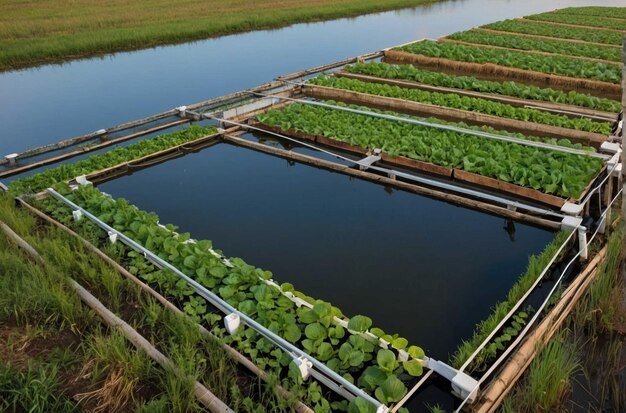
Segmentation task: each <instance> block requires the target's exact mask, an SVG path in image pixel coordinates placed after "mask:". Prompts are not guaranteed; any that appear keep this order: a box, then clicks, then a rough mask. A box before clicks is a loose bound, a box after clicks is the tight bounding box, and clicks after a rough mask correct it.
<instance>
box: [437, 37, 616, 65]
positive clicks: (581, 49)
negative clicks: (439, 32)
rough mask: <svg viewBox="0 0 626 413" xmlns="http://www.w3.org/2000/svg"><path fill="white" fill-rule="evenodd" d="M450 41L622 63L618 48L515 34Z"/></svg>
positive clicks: (454, 38)
mask: <svg viewBox="0 0 626 413" xmlns="http://www.w3.org/2000/svg"><path fill="white" fill-rule="evenodd" d="M448 39H452V40H458V41H462V42H467V43H477V44H484V45H489V46H499V47H508V48H511V49H520V50H537V51H541V52H548V53H557V54H565V55H570V56H580V57H589V58H594V59H604V60H612V61H615V62H621V61H622V54H621V51H620V49H618V48H617V47H612V46H598V45H595V44H593V45H592V44H584V43H574V42H568V41H566V40H556V39H554V40H549V39H536V38H532V37H527V36H516V35H514V34H510V35H506V34H501V33H491V32H486V31H481V30H468V31H465V32H459V33H454V34H452V35H450V36H448Z"/></svg>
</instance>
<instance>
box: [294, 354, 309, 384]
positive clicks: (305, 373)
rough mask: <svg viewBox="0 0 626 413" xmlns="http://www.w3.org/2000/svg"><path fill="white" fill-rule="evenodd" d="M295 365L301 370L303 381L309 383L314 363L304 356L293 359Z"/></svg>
mask: <svg viewBox="0 0 626 413" xmlns="http://www.w3.org/2000/svg"><path fill="white" fill-rule="evenodd" d="M293 363H294V364H295V365H296V366H297V367H298V370H300V377H302V380H304V381H307V379H308V378H309V377H311V369H312V368H313V363H311V362H310V361H309V360H308V359H306V358H304V357H302V356H300V357H298V358H295V359H293Z"/></svg>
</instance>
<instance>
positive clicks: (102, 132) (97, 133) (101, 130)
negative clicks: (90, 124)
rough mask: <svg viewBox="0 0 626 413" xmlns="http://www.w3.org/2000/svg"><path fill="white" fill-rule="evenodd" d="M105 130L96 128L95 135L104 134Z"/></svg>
mask: <svg viewBox="0 0 626 413" xmlns="http://www.w3.org/2000/svg"><path fill="white" fill-rule="evenodd" d="M106 133H107V130H106V129H98V130H97V131H96V135H106Z"/></svg>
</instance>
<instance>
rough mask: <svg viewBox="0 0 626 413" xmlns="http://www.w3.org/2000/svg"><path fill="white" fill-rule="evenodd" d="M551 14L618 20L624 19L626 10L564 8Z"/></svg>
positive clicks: (592, 7)
mask: <svg viewBox="0 0 626 413" xmlns="http://www.w3.org/2000/svg"><path fill="white" fill-rule="evenodd" d="M552 14H576V15H583V16H601V17H616V18H618V19H626V8H624V7H601V6H587V7H566V8H564V9H559V10H555V11H553V12H552Z"/></svg>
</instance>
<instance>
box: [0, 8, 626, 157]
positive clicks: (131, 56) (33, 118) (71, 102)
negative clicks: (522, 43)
mask: <svg viewBox="0 0 626 413" xmlns="http://www.w3.org/2000/svg"><path fill="white" fill-rule="evenodd" d="M588 3H589V0H550V1H546V0H524V1H519V0H461V1H444V2H440V3H435V4H431V5H424V6H419V7H415V8H412V9H403V10H399V11H391V12H385V13H377V14H370V15H365V16H360V17H356V18H350V19H339V20H333V21H328V22H318V23H310V24H297V25H293V26H290V27H286V28H283V29H278V30H268V31H260V32H251V33H245V34H240V35H233V36H226V37H222V38H217V39H210V40H204V41H198V42H193V43H186V44H181V45H176V46H166V47H157V48H153V49H148V50H141V51H137V52H131V53H119V54H115V55H109V56H105V57H101V58H94V59H87V60H80V61H74V62H71V63H67V64H63V65H48V66H42V67H39V68H35V69H28V70H22V71H17V72H9V73H5V74H0V155H3V154H6V153H10V152H20V151H22V150H24V149H26V148H29V147H33V146H38V145H42V144H45V143H51V142H56V141H58V140H59V139H62V138H66V137H70V136H75V135H80V134H83V133H87V132H92V131H95V130H98V129H100V128H104V127H109V126H113V125H116V124H119V123H122V122H125V121H129V120H133V119H137V118H139V117H143V116H148V115H151V114H153V113H157V112H161V111H163V110H167V109H171V108H173V107H176V106H180V105H184V104H190V103H193V102H197V101H201V100H204V99H207V98H210V97H215V96H220V95H223V94H225V93H229V92H234V91H237V90H241V89H245V88H248V87H252V86H255V85H258V84H260V83H263V82H266V81H268V80H270V79H273V78H274V77H276V76H279V75H283V74H287V73H290V72H295V71H298V70H301V69H305V68H308V67H313V66H317V65H321V64H325V63H330V62H333V61H336V60H340V59H343V58H346V57H351V56H355V55H358V54H361V53H365V52H369V51H374V50H379V49H381V48H384V47H389V46H392V45H396V44H400V43H405V42H408V41H411V40H415V39H419V38H423V37H439V36H442V35H445V34H449V33H452V32H455V31H459V30H465V29H468V28H470V27H472V26H475V25H479V24H485V23H489V22H492V21H495V20H501V19H504V18H511V17H517V16H521V15H525V14H531V13H537V12H541V11H546V10H551V9H555V8H560V7H567V6H580V5H587V4H588ZM623 3H624V2H623V0H620V1H617V0H604V1H594V2H593V4H594V5H620V6H623V5H624V4H623Z"/></svg>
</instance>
